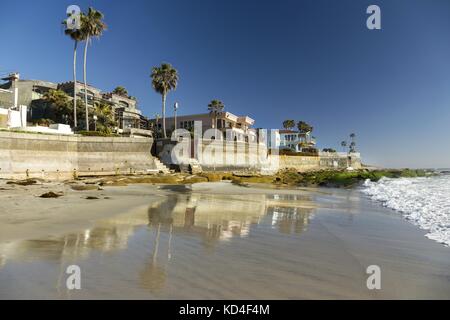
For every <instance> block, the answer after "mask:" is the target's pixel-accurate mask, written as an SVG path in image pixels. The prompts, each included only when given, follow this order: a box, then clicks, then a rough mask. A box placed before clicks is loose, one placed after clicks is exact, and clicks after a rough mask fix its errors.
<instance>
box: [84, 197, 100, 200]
mask: <svg viewBox="0 0 450 320" xmlns="http://www.w3.org/2000/svg"><path fill="white" fill-rule="evenodd" d="M99 199H100V198H98V197H94V196H87V197H86V200H99Z"/></svg>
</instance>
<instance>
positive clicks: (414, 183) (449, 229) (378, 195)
mask: <svg viewBox="0 0 450 320" xmlns="http://www.w3.org/2000/svg"><path fill="white" fill-rule="evenodd" d="M362 191H363V193H365V194H367V195H369V196H370V197H371V198H372V199H373V200H376V201H379V202H381V203H382V204H383V205H384V206H386V207H388V208H391V209H394V210H396V211H398V212H400V213H401V214H402V215H403V217H404V218H405V219H407V220H408V221H411V222H412V223H414V224H415V225H417V226H419V227H420V228H421V229H424V230H426V231H428V233H427V234H426V235H425V236H426V237H427V238H429V239H432V240H435V241H437V242H439V243H443V244H445V245H446V246H450V174H441V175H439V176H433V177H427V178H400V179H389V178H382V179H381V180H380V181H378V182H371V181H366V182H365V183H364V187H363V190H362Z"/></svg>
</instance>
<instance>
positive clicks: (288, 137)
mask: <svg viewBox="0 0 450 320" xmlns="http://www.w3.org/2000/svg"><path fill="white" fill-rule="evenodd" d="M278 132H279V135H280V139H279V146H278V147H279V149H288V150H292V151H294V152H302V151H303V150H304V149H310V148H314V146H315V145H316V141H315V139H314V138H313V137H312V136H311V132H306V133H303V132H299V131H294V130H279V131H278Z"/></svg>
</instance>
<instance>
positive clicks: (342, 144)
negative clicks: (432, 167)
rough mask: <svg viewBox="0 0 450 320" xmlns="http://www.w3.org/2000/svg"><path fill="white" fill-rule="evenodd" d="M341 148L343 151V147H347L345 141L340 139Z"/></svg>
mask: <svg viewBox="0 0 450 320" xmlns="http://www.w3.org/2000/svg"><path fill="white" fill-rule="evenodd" d="M341 147H342V150H343V151H344V152H345V148H346V147H347V141H341Z"/></svg>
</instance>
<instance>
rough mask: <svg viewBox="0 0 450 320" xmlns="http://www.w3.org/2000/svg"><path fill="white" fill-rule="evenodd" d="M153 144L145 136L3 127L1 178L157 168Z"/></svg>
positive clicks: (47, 176)
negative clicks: (32, 131) (69, 133)
mask: <svg viewBox="0 0 450 320" xmlns="http://www.w3.org/2000/svg"><path fill="white" fill-rule="evenodd" d="M152 144H153V139H144V138H122V137H82V136H64V135H46V134H30V133H17V132H6V131H5V132H2V131H0V178H8V179H23V178H27V177H30V178H33V177H38V178H45V179H55V178H56V179H58V178H61V179H67V178H72V177H74V176H90V175H92V176H94V175H111V174H125V173H146V172H149V171H156V165H155V159H154V158H153V157H152V156H151V154H150V149H151V147H152Z"/></svg>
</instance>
